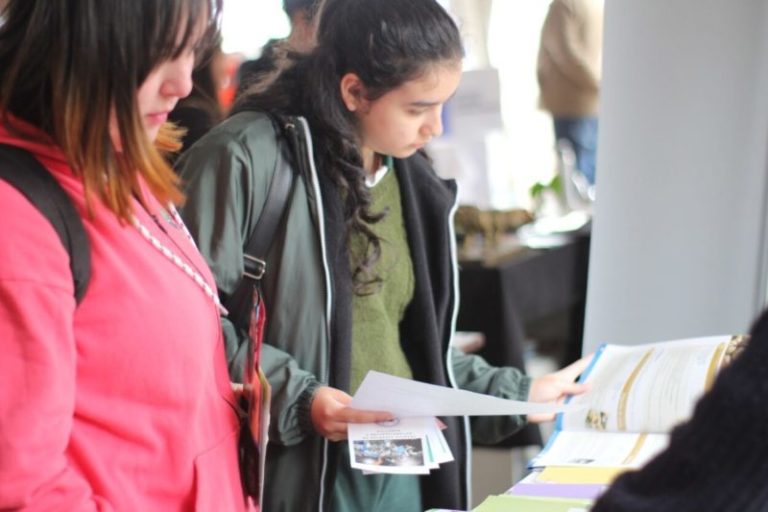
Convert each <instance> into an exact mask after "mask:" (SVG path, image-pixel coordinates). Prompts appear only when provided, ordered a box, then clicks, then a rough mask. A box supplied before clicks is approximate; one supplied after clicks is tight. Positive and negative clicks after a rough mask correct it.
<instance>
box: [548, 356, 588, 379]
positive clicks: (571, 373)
mask: <svg viewBox="0 0 768 512" xmlns="http://www.w3.org/2000/svg"><path fill="white" fill-rule="evenodd" d="M593 357H594V354H590V355H588V356H585V357H582V358H581V359H579V360H578V361H576V362H573V363H571V364H569V365H568V366H566V367H565V368H563V369H562V370H560V371H558V372H556V373H557V374H558V375H561V376H562V377H564V378H565V379H566V380H569V381H572V380H575V379H576V377H578V376H579V375H581V374H582V373H584V370H586V369H587V366H589V363H591V362H592V358H593Z"/></svg>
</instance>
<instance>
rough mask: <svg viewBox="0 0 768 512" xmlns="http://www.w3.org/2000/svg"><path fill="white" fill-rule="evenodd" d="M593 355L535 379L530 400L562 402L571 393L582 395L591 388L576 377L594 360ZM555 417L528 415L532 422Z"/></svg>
mask: <svg viewBox="0 0 768 512" xmlns="http://www.w3.org/2000/svg"><path fill="white" fill-rule="evenodd" d="M593 357H594V354H593V355H589V356H586V357H582V358H581V359H579V360H578V361H576V362H575V363H571V364H570V365H568V366H566V367H565V368H563V369H562V370H559V371H556V372H554V373H550V374H547V375H543V376H541V377H539V378H537V379H534V380H533V382H532V383H531V390H530V392H529V393H528V400H530V401H531V402H537V403H552V402H554V403H557V404H561V403H563V401H564V400H565V399H566V397H568V396H570V395H580V394H582V393H584V392H586V391H587V390H589V385H588V384H580V383H577V382H575V381H576V377H578V376H579V375H581V374H582V373H583V372H584V370H586V368H587V366H589V363H590V362H591V361H592V358H593ZM554 419H555V415H554V414H551V413H550V414H532V415H529V416H528V421H530V422H532V423H542V422H545V421H552V420H554Z"/></svg>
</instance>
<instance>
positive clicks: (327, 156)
mask: <svg viewBox="0 0 768 512" xmlns="http://www.w3.org/2000/svg"><path fill="white" fill-rule="evenodd" d="M318 16H319V21H318V26H317V34H316V46H315V48H314V49H313V50H312V51H311V52H310V53H308V54H306V55H300V54H289V55H288V61H287V62H286V63H284V64H283V66H282V71H281V72H280V74H279V75H278V76H277V77H276V78H274V80H273V81H272V82H270V83H269V84H267V85H266V86H264V85H263V84H262V85H260V84H256V86H255V87H254V88H253V89H252V90H249V91H246V92H245V94H244V95H243V96H242V98H241V99H240V100H239V101H238V102H237V103H236V104H235V106H234V108H233V113H236V112H239V111H242V110H263V111H273V112H278V113H282V114H293V115H302V116H304V117H306V118H307V121H308V123H309V125H310V127H311V128H312V134H313V137H314V138H315V142H314V144H313V147H314V150H315V155H314V157H315V159H316V161H317V163H318V166H319V168H320V172H323V173H325V174H326V175H327V176H328V177H329V178H330V179H331V181H332V182H333V183H334V184H335V185H336V186H337V187H338V189H339V190H340V195H341V197H342V198H344V216H345V221H346V229H347V233H346V242H347V245H348V246H349V241H350V237H351V236H353V235H354V234H358V235H361V236H362V237H363V239H364V240H365V241H367V243H365V244H364V245H365V247H366V250H365V252H364V254H365V255H364V257H363V258H362V259H361V260H360V261H359V262H357V263H356V264H355V266H354V268H353V269H352V274H353V278H354V282H355V291H356V292H357V293H358V294H360V293H365V290H368V289H370V288H369V286H368V285H369V284H371V283H372V282H377V281H378V280H379V279H378V277H377V276H375V274H374V272H373V267H374V265H375V263H376V262H377V261H378V259H379V257H380V254H381V242H380V240H379V238H378V237H377V236H376V235H375V234H374V233H373V231H372V230H371V229H370V227H369V226H370V224H373V223H375V222H378V221H379V220H381V218H383V214H382V213H378V214H377V213H373V212H371V211H370V205H371V197H370V193H369V191H368V188H367V187H366V185H365V172H364V170H363V159H362V155H361V151H360V147H359V140H360V133H359V126H358V121H357V118H356V117H355V115H354V113H352V112H350V111H349V110H347V108H346V107H345V105H344V103H343V101H342V98H341V93H340V87H339V84H340V82H341V78H342V77H343V76H344V75H345V74H347V73H355V74H356V75H357V76H359V77H360V79H361V80H362V82H363V84H364V85H365V88H366V92H367V99H369V100H376V99H378V98H380V97H381V96H383V95H385V94H387V93H388V92H390V91H392V90H394V89H396V88H398V87H400V86H401V85H403V84H405V83H406V82H409V81H411V80H415V79H417V78H419V77H420V76H422V75H423V74H424V73H426V72H428V71H429V70H431V69H433V68H434V67H435V66H437V65H440V64H446V63H455V62H458V61H460V60H461V58H462V57H463V48H462V45H461V38H460V35H459V30H458V28H457V27H456V24H455V23H454V21H453V20H452V19H451V17H450V15H449V14H448V13H447V12H445V10H444V9H443V8H442V7H441V6H440V5H439V4H438V3H437V2H436V1H435V0H325V1H324V2H323V3H322V4H321V6H320V11H319V13H318Z"/></svg>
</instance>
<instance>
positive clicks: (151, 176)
mask: <svg viewBox="0 0 768 512" xmlns="http://www.w3.org/2000/svg"><path fill="white" fill-rule="evenodd" d="M220 9H221V0H77V1H75V0H57V1H51V0H10V1H9V2H8V4H7V6H6V8H5V10H4V11H3V17H4V19H5V23H4V24H3V25H2V26H1V27H0V76H2V77H3V78H2V83H0V109H1V110H2V120H3V122H4V123H5V124H6V126H9V128H10V129H15V127H14V126H13V124H14V123H12V121H11V117H10V116H13V117H15V118H18V119H21V120H23V121H26V122H27V123H30V124H32V125H34V126H35V127H37V128H38V129H40V130H42V132H44V133H45V134H46V135H47V137H48V139H47V140H46V142H49V143H51V144H54V145H56V146H58V147H60V148H61V150H62V151H63V152H64V155H65V156H66V158H67V159H68V161H69V164H70V165H71V167H72V169H73V171H74V172H75V173H76V174H77V175H78V176H79V177H80V178H81V179H82V181H83V185H84V188H85V191H86V198H90V195H91V194H95V195H97V196H98V197H99V198H100V199H101V200H102V201H103V202H104V203H105V204H106V205H107V207H109V208H110V209H111V210H112V211H114V212H115V214H116V215H117V216H118V217H120V218H121V219H124V220H128V219H129V218H130V216H131V213H132V212H131V196H132V195H136V196H137V197H139V198H140V197H141V194H140V193H139V192H140V191H139V185H138V177H139V176H141V177H143V178H144V180H146V182H147V184H148V186H149V188H150V190H151V191H152V193H153V194H154V195H155V196H156V197H157V199H158V200H159V201H161V202H162V203H167V202H171V201H172V202H179V201H180V200H181V199H182V198H183V196H182V194H181V192H180V191H179V189H178V188H177V180H178V179H177V178H176V176H175V174H174V173H173V171H172V170H171V168H170V167H169V165H168V163H167V162H166V159H165V157H164V152H167V151H172V150H175V149H176V148H177V147H178V142H177V141H178V133H176V132H175V131H174V130H173V129H171V128H166V127H163V129H162V130H161V131H160V134H159V135H158V137H157V140H155V141H154V143H153V141H150V140H148V139H147V137H146V135H145V132H144V128H143V126H142V120H141V117H140V114H139V111H138V105H137V93H138V90H139V87H140V86H141V84H142V83H143V82H144V80H145V79H146V78H147V76H148V75H149V74H150V72H151V71H152V70H153V69H154V68H155V67H156V66H157V65H159V64H161V63H162V62H164V61H166V60H169V59H174V58H176V57H178V56H179V55H181V53H182V52H183V51H184V50H185V49H187V48H190V47H191V46H192V45H200V44H204V43H205V41H206V40H207V38H208V37H210V36H211V35H213V34H215V33H216V30H217V25H218V18H219V13H220ZM201 23H206V24H207V26H206V28H205V35H203V36H202V38H201V40H200V41H194V40H193V38H195V37H196V36H197V34H198V33H199V28H200V25H201ZM112 116H114V119H115V120H116V124H117V128H118V132H119V136H120V144H121V149H120V151H118V150H117V149H116V148H115V147H114V144H113V142H112V140H111V138H110V130H109V126H110V118H111V117H112ZM16 127H18V123H16ZM17 131H18V130H17ZM21 135H22V136H27V137H34V135H32V134H28V133H22V134H21ZM38 138H39V137H38Z"/></svg>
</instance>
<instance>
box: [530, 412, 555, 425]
mask: <svg viewBox="0 0 768 512" xmlns="http://www.w3.org/2000/svg"><path fill="white" fill-rule="evenodd" d="M550 421H555V414H554V413H550V414H544V413H541V414H529V415H528V422H529V423H547V422H550Z"/></svg>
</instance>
